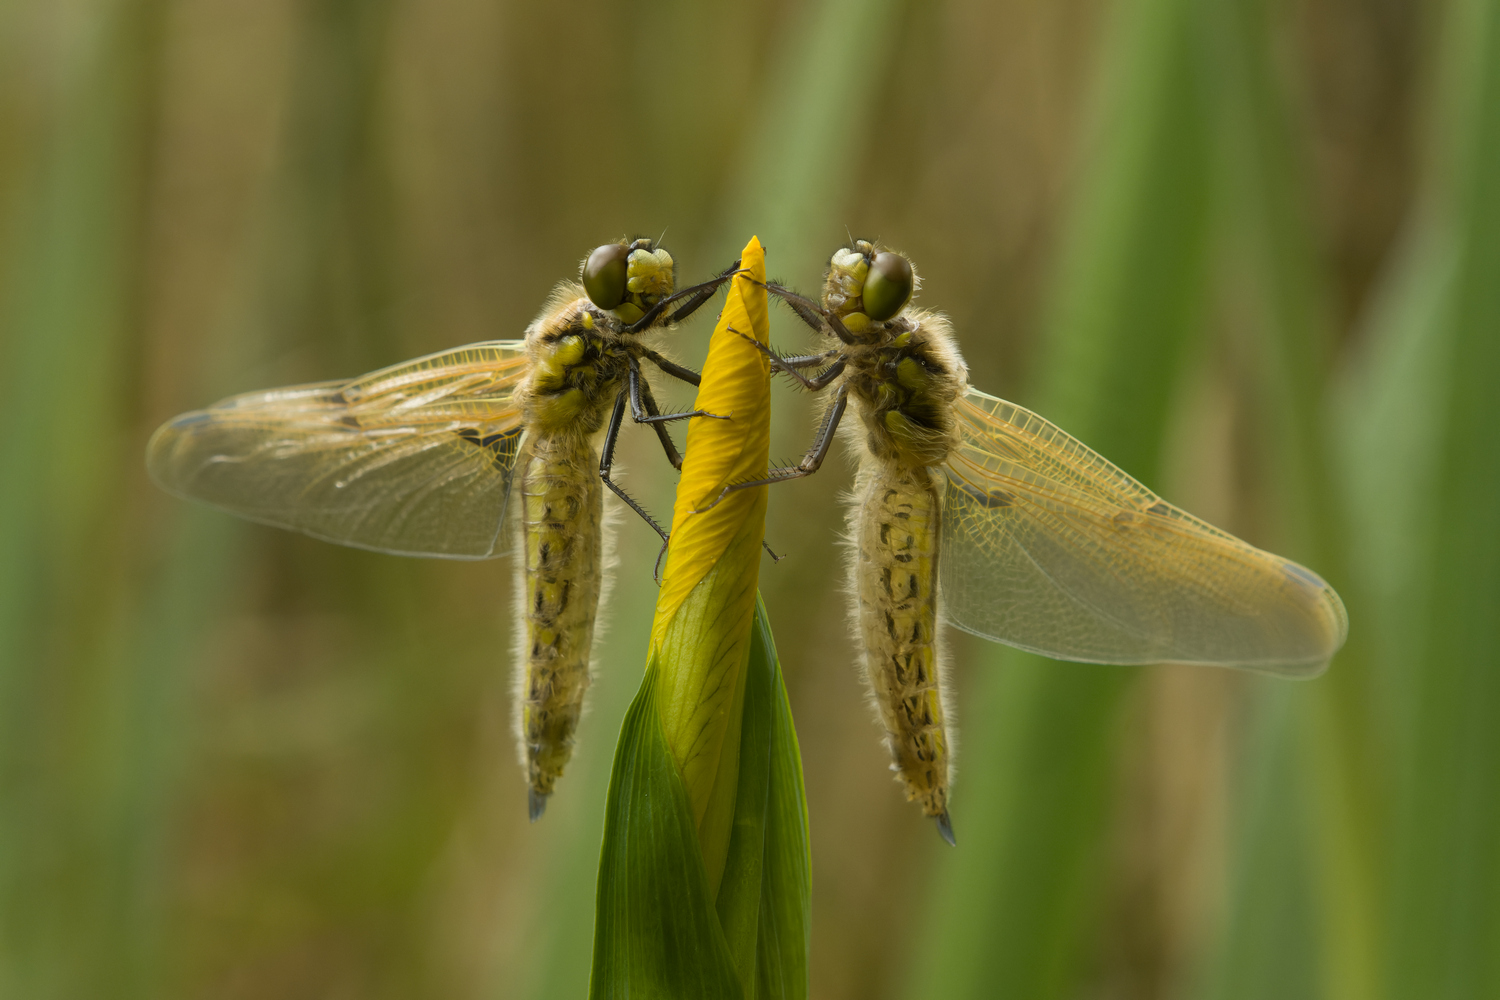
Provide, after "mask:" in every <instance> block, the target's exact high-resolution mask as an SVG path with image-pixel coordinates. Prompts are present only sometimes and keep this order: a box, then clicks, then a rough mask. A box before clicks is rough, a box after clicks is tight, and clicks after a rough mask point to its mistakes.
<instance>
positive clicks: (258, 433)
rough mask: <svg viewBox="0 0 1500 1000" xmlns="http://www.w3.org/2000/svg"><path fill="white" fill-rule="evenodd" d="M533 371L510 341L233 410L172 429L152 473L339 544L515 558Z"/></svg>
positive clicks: (191, 418)
mask: <svg viewBox="0 0 1500 1000" xmlns="http://www.w3.org/2000/svg"><path fill="white" fill-rule="evenodd" d="M525 371H526V358H525V354H524V352H523V348H522V342H521V341H496V342H491V343H482V344H471V345H469V346H467V347H460V348H457V349H456V350H452V351H445V352H444V353H442V354H434V355H431V356H430V357H425V358H419V359H417V360H416V361H408V362H405V363H403V364H400V365H396V366H394V367H392V368H386V369H383V370H381V371H378V372H374V373H372V374H370V375H366V376H364V377H362V378H357V379H354V380H352V381H349V382H322V383H318V384H316V385H306V386H294V387H292V388H289V389H272V390H270V391H267V392H252V393H246V394H245V395H242V396H233V397H231V398H229V399H226V400H224V401H223V402H221V403H217V404H215V405H214V406H211V407H209V408H208V409H206V410H197V411H194V412H192V413H184V414H183V415H182V416H180V417H177V418H176V419H175V420H172V421H170V422H168V423H166V424H164V425H162V427H161V428H160V429H159V430H157V432H156V434H155V435H153V436H152V438H151V443H150V444H149V445H148V446H147V449H146V466H147V468H148V469H149V470H150V472H151V476H152V478H154V479H155V480H156V482H157V483H158V484H160V485H161V486H162V487H163V488H165V489H166V490H168V491H170V492H172V493H176V494H178V495H179V496H183V497H188V498H190V499H193V500H201V501H203V502H204V503H208V504H212V505H213V506H215V507H219V508H222V509H224V510H227V511H229V512H230V513H233V514H238V515H240V516H241V517H247V518H249V519H250V520H252V521H260V522H262V523H264V524H272V525H275V526H277V527H280V528H292V529H294V530H296V531H303V532H306V533H307V534H309V535H312V536H313V537H315V538H322V539H325V540H327V541H330V542H339V543H342V544H344V545H355V546H359V547H360V548H366V549H375V550H376V551H379V552H390V553H394V554H397V555H412V556H441V557H446V558H452V559H485V558H489V557H491V556H497V555H501V554H502V553H503V552H504V549H505V545H506V541H507V533H506V532H504V531H503V530H502V526H503V524H504V521H505V506H506V498H507V496H508V495H509V493H510V483H511V479H512V476H513V474H514V471H515V466H516V456H517V454H518V452H519V450H520V445H521V413H520V411H519V409H518V408H517V406H516V403H515V398H514V397H515V389H516V384H517V383H518V382H519V381H520V379H521V376H522V375H524V374H525Z"/></svg>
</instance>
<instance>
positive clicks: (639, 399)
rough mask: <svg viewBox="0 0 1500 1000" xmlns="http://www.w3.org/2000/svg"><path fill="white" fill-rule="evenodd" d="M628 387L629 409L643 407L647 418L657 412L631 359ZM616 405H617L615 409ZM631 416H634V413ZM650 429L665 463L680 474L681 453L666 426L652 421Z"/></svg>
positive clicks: (649, 389) (652, 398)
mask: <svg viewBox="0 0 1500 1000" xmlns="http://www.w3.org/2000/svg"><path fill="white" fill-rule="evenodd" d="M629 385H630V388H629V390H628V391H629V393H630V408H631V409H632V410H633V411H637V412H638V411H639V410H640V409H641V408H642V407H643V406H644V408H645V411H646V415H647V416H651V415H652V414H655V413H656V412H657V410H656V399H655V398H654V397H653V396H652V395H651V386H650V385H649V384H648V383H647V382H646V380H645V379H643V378H641V373H640V369H639V368H637V367H636V364H635V360H634V359H633V358H632V359H631V362H630V377H629ZM618 405H619V404H618V403H617V404H616V407H617V408H618ZM631 415H632V416H634V413H632V414H631ZM636 419H637V420H639V419H640V418H639V417H637V418H636ZM651 427H652V429H654V430H655V431H656V438H657V440H658V441H660V442H661V448H662V451H664V452H666V454H667V461H668V462H671V463H672V468H674V469H676V470H677V471H678V472H681V471H682V452H680V451H678V450H677V445H676V443H675V442H673V440H672V435H671V434H668V433H667V425H666V424H665V423H662V422H660V421H653V422H652V423H651Z"/></svg>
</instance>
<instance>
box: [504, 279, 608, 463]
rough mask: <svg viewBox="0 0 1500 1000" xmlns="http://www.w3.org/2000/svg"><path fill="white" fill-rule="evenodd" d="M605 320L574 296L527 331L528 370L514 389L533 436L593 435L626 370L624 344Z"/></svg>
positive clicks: (600, 425) (605, 413)
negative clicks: (529, 363) (529, 366)
mask: <svg viewBox="0 0 1500 1000" xmlns="http://www.w3.org/2000/svg"><path fill="white" fill-rule="evenodd" d="M608 324H609V320H608V319H607V318H606V317H604V316H603V315H601V314H599V313H598V312H597V311H596V310H594V309H592V308H591V307H590V306H588V305H587V304H586V303H584V302H580V301H577V300H574V301H572V302H569V303H567V304H564V305H560V306H559V307H558V308H556V309H552V310H549V311H547V312H545V313H543V315H542V316H541V317H540V318H539V319H538V320H537V321H536V322H535V323H533V324H532V325H531V326H530V328H528V329H527V331H526V353H527V357H528V358H529V360H530V361H531V369H530V372H529V373H528V374H527V376H526V379H525V381H523V382H522V383H521V385H520V386H519V387H518V389H517V394H516V395H517V400H518V402H519V403H520V406H521V412H522V415H523V419H524V422H525V424H526V428H527V430H528V431H529V432H531V433H532V434H533V435H553V434H560V435H565V436H567V437H570V438H578V437H582V438H585V439H586V438H589V437H592V436H593V435H594V434H595V433H596V432H597V431H598V430H599V429H600V428H601V427H602V426H604V420H605V417H606V415H607V414H608V411H609V408H610V406H611V405H613V403H614V401H615V396H616V394H617V393H618V392H619V391H620V389H621V387H622V386H623V385H624V383H625V378H626V376H627V374H628V372H629V360H628V354H627V348H626V346H625V344H624V343H623V342H622V338H621V335H620V334H618V333H616V332H615V331H614V330H613V329H611V328H610V326H609V325H608Z"/></svg>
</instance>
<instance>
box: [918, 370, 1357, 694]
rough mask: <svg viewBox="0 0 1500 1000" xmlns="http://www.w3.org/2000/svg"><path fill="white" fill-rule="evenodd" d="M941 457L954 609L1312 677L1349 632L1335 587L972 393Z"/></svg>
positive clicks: (1086, 657)
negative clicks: (957, 437) (953, 444)
mask: <svg viewBox="0 0 1500 1000" xmlns="http://www.w3.org/2000/svg"><path fill="white" fill-rule="evenodd" d="M958 416H959V426H960V432H961V443H960V444H959V446H958V447H957V448H956V449H955V450H954V452H953V453H952V454H951V455H950V457H949V461H948V464H947V467H946V472H947V479H948V481H947V486H946V493H945V496H944V504H943V546H942V560H941V567H942V568H941V574H942V594H943V606H944V609H945V611H946V613H947V615H948V617H949V619H950V620H951V621H952V622H953V624H955V625H957V626H958V627H959V628H962V629H964V630H965V631H969V632H973V633H975V634H976V635H981V636H984V637H985V638H988V639H995V640H998V641H1000V642H1004V643H1009V644H1010V645H1013V646H1019V647H1020V648H1022V649H1028V650H1032V651H1034V652H1038V653H1042V654H1044V655H1046V656H1053V657H1058V658H1059V659H1066V660H1081V661H1085V662H1093V663H1165V662H1177V663H1205V664H1219V665H1222V666H1236V667H1245V668H1248V669H1253V670H1263V671H1267V672H1270V673H1277V674H1289V675H1311V674H1315V673H1317V672H1318V671H1320V670H1321V669H1322V668H1323V666H1324V665H1325V664H1326V663H1327V661H1328V658H1329V657H1330V656H1332V655H1333V653H1334V652H1335V651H1337V650H1338V648H1339V647H1340V646H1341V645H1343V642H1344V637H1345V635H1346V634H1347V631H1348V619H1347V618H1346V616H1345V613H1344V606H1343V603H1342V602H1341V601H1340V600H1339V597H1338V595H1337V594H1336V593H1334V591H1333V588H1331V587H1329V586H1328V585H1327V584H1326V583H1324V582H1323V581H1322V580H1321V579H1319V578H1318V576H1317V575H1316V574H1315V573H1313V572H1311V571H1310V570H1307V569H1305V568H1303V567H1301V566H1299V565H1297V564H1296V563H1294V562H1291V561H1289V560H1286V559H1283V558H1281V557H1280V556H1276V555H1272V554H1271V553H1269V552H1263V551H1261V550H1260V549H1257V548H1255V547H1253V546H1251V545H1247V544H1246V543H1244V542H1242V541H1240V540H1239V539H1238V538H1235V537H1233V536H1232V535H1229V534H1226V533H1225V532H1222V531H1220V530H1218V529H1217V528H1214V527H1212V526H1211V525H1208V524H1206V523H1204V522H1203V521H1200V520H1198V519H1197V518H1195V517H1193V516H1192V515H1191V514H1188V513H1186V512H1184V511H1182V510H1179V509H1178V508H1176V507H1173V506H1172V505H1171V504H1168V503H1165V502H1164V501H1162V500H1161V498H1159V497H1157V496H1156V495H1155V494H1154V493H1152V492H1151V491H1150V490H1148V489H1146V487H1144V486H1142V485H1141V484H1140V483H1138V482H1137V481H1136V480H1134V479H1132V478H1131V477H1130V476H1128V475H1126V474H1125V473H1124V472H1123V471H1121V470H1120V469H1118V468H1116V467H1115V466H1114V465H1112V464H1110V463H1109V462H1108V461H1106V460H1105V459H1104V458H1103V457H1102V456H1101V455H1099V454H1098V453H1096V452H1094V451H1092V450H1091V449H1089V448H1088V447H1087V446H1085V445H1084V444H1083V443H1082V442H1080V441H1078V440H1077V439H1075V438H1073V437H1071V436H1069V435H1068V434H1066V433H1065V432H1064V431H1062V430H1061V429H1059V428H1058V427H1056V426H1055V425H1053V424H1051V423H1049V422H1048V421H1046V420H1043V419H1042V418H1041V417H1039V416H1037V415H1036V414H1034V413H1032V412H1030V411H1029V410H1026V409H1023V408H1022V407H1019V406H1016V405H1015V404H1013V403H1007V402H1006V401H1005V400H1002V399H996V398H995V397H993V396H989V395H986V394H985V393H982V392H978V391H975V390H970V391H969V393H968V395H967V396H966V397H965V398H963V399H962V400H960V401H959V404H958Z"/></svg>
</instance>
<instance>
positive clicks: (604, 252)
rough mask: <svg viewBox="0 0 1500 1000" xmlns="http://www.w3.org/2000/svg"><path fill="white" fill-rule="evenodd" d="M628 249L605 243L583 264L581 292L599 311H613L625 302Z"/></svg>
mask: <svg viewBox="0 0 1500 1000" xmlns="http://www.w3.org/2000/svg"><path fill="white" fill-rule="evenodd" d="M629 260H630V248H629V247H627V246H625V245H624V244H621V243H606V244H604V246H602V247H600V248H599V249H597V250H595V251H594V252H593V253H591V254H589V259H588V260H586V261H584V263H583V290H584V291H585V292H588V293H589V301H591V302H593V303H594V305H596V306H598V307H599V308H600V309H613V308H614V307H615V306H617V305H619V304H620V303H621V302H624V301H625V279H626V278H627V277H628V276H629V271H630V263H629Z"/></svg>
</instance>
